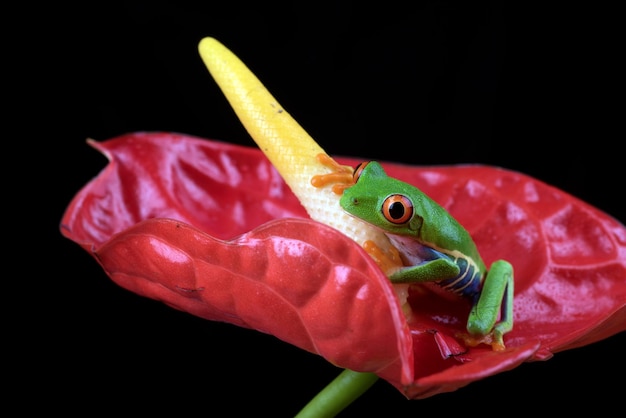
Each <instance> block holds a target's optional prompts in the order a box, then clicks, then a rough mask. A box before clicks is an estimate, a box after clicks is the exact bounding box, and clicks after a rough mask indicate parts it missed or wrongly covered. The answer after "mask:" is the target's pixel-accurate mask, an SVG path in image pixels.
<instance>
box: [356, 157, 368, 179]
mask: <svg viewBox="0 0 626 418" xmlns="http://www.w3.org/2000/svg"><path fill="white" fill-rule="evenodd" d="M368 163H369V162H368V161H366V162H364V163H360V164H359V165H357V166H356V168H355V169H354V173H352V180H354V182H355V183H356V182H357V181H358V180H359V177H361V173H362V172H363V170H364V169H365V167H367V164H368Z"/></svg>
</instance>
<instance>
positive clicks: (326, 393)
mask: <svg viewBox="0 0 626 418" xmlns="http://www.w3.org/2000/svg"><path fill="white" fill-rule="evenodd" d="M376 380H378V376H377V375H375V374H374V373H360V372H354V371H352V370H348V369H345V370H344V371H342V372H341V373H340V374H339V376H337V377H336V378H335V379H334V380H333V381H332V382H330V383H329V384H328V385H327V386H326V387H325V388H324V389H322V391H321V392H319V393H318V394H317V395H315V397H314V398H313V399H311V400H310V401H309V403H308V404H306V406H305V407H304V408H302V410H301V411H300V412H299V413H298V415H296V418H325V417H328V418H330V417H334V416H335V415H337V414H338V413H339V412H341V411H343V410H344V408H346V407H347V406H348V405H350V404H351V403H352V402H354V400H356V399H357V398H358V397H359V396H361V395H362V394H363V393H365V392H366V391H367V390H368V389H369V388H370V387H371V386H372V385H373V384H374V383H375V382H376Z"/></svg>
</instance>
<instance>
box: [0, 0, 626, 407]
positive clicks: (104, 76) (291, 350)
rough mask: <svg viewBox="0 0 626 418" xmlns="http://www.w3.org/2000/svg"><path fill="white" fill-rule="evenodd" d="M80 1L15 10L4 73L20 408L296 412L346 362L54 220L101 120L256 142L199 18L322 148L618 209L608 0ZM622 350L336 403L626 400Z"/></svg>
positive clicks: (616, 50)
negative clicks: (205, 54) (110, 254)
mask: <svg viewBox="0 0 626 418" xmlns="http://www.w3.org/2000/svg"><path fill="white" fill-rule="evenodd" d="M467 3H471V6H470V5H467ZM494 3H497V2H494ZM548 3H549V2H548ZM84 4H87V3H83V5H75V6H72V7H71V8H70V7H67V8H61V7H59V6H56V5H50V6H47V7H46V8H42V7H41V6H37V7H33V9H31V10H24V11H20V12H16V13H17V14H16V15H15V17H16V18H17V19H18V20H19V24H18V25H16V29H15V32H13V34H12V35H11V36H10V37H8V38H7V42H6V45H7V50H11V52H16V53H17V54H16V56H15V58H14V59H11V60H7V61H6V62H5V68H6V69H10V70H15V74H13V73H11V76H6V83H7V86H6V87H7V88H8V89H9V90H11V91H13V92H16V93H17V95H15V97H12V96H5V100H7V104H8V109H9V110H8V111H6V112H5V117H7V122H14V123H16V128H17V129H16V130H14V131H13V132H12V134H11V137H10V138H6V143H7V144H8V145H7V146H8V148H7V150H8V151H7V153H5V156H9V158H8V159H7V161H5V169H4V170H5V175H6V176H7V195H8V196H12V197H13V199H15V200H7V202H9V201H10V202H12V203H11V204H6V205H5V206H6V208H5V210H8V211H14V212H16V213H14V214H13V216H16V217H17V219H20V217H24V216H25V215H27V218H26V220H25V221H20V222H12V221H11V222H9V223H10V224H11V225H9V227H10V228H15V227H16V228H17V231H16V232H15V233H11V234H10V237H11V242H12V243H13V244H12V245H11V250H10V252H9V253H8V254H12V253H13V252H14V253H15V257H16V259H15V260H20V261H19V266H20V269H19V271H20V273H18V274H17V275H16V274H14V273H12V274H11V275H10V277H11V280H10V281H9V283H8V285H9V284H10V285H11V286H10V287H7V289H13V287H14V288H15V290H12V291H13V293H11V295H9V297H7V299H11V300H10V301H9V302H10V306H13V309H14V312H15V316H16V317H20V318H22V321H19V322H13V321H12V322H13V323H16V324H17V331H18V335H19V337H18V338H15V339H13V340H12V341H14V343H15V344H12V345H14V346H15V347H17V348H18V349H19V350H20V351H21V352H22V353H24V352H25V353H27V356H26V357H27V359H24V360H19V364H20V365H22V367H21V368H20V370H23V372H21V373H19V374H18V376H17V377H16V380H15V382H16V383H15V384H14V385H13V387H14V388H16V389H24V393H27V394H28V396H29V399H32V400H35V402H23V403H21V406H22V407H23V408H24V409H29V408H32V407H35V406H37V404H38V402H36V400H37V399H45V401H46V402H45V407H46V408H47V410H48V411H56V412H92V411H93V412H96V411H108V412H113V411H120V412H121V411H124V412H128V413H152V412H162V413H174V414H175V415H176V416H187V415H191V414H192V413H193V414H194V415H195V414H197V413H200V414H202V415H203V416H213V415H215V414H216V412H217V411H228V413H227V415H243V414H250V413H261V414H269V415H271V416H292V415H293V414H294V413H296V412H297V411H298V409H299V408H300V407H302V406H303V405H304V404H305V403H306V402H307V400H308V399H310V398H311V397H312V396H313V395H314V394H315V393H316V392H317V391H318V390H319V389H321V388H322V387H323V386H324V385H325V384H326V383H327V382H328V381H329V380H330V379H332V378H333V377H334V376H335V375H336V374H337V373H338V370H337V369H336V368H334V367H333V366H331V365H329V364H328V363H327V362H325V361H324V360H323V359H321V358H319V357H317V356H314V355H312V354H309V353H306V352H303V351H301V350H299V349H297V348H295V347H292V346H290V345H288V344H285V343H283V342H281V341H278V340H276V339H275V338H274V337H272V336H268V335H263V334H260V333H258V332H255V331H251V330H245V329H240V328H238V327H235V326H232V325H229V324H222V323H212V322H209V321H205V320H201V319H198V318H195V317H192V316H191V315H189V314H186V313H182V312H178V311H175V310H173V309H171V308H168V307H166V306H164V305H162V304H160V303H157V302H154V301H151V300H148V299H145V298H141V297H139V296H137V295H135V294H133V293H130V292H128V291H126V290H123V289H121V288H119V287H117V286H116V285H115V284H113V283H112V282H111V281H110V280H109V279H108V278H107V277H106V275H105V274H104V273H103V272H102V270H101V269H100V267H99V266H98V265H97V264H96V262H95V261H94V260H93V259H92V258H91V256H90V255H89V254H87V253H86V252H84V251H83V250H82V249H80V248H79V247H78V246H77V245H76V244H74V243H72V242H71V241H69V240H67V239H65V238H63V237H62V236H61V235H60V233H59V222H60V219H61V216H62V214H63V211H64V210H65V207H66V206H67V204H68V203H69V202H70V200H71V198H72V197H73V196H74V194H75V193H76V192H77V191H78V190H79V189H80V188H81V187H82V186H83V185H84V184H85V183H87V182H88V181H89V180H90V179H91V178H92V177H94V176H95V175H97V174H98V172H99V171H100V170H101V169H102V168H103V167H104V165H105V164H106V160H105V158H104V157H103V156H102V155H100V154H98V153H97V152H96V151H95V150H93V149H92V148H90V147H89V146H87V145H86V143H85V140H86V139H87V138H94V139H96V140H105V139H108V138H112V137H115V136H117V135H121V134H124V133H128V132H133V131H175V132H181V133H186V134H192V135H197V136H200V137H205V138H212V139H219V140H223V141H227V142H232V143H239V144H245V145H250V146H254V143H253V141H252V139H250V137H249V136H248V134H247V133H246V132H245V130H244V129H243V127H242V126H241V125H240V123H239V121H238V119H237V117H236V116H235V114H234V112H233V111H232V109H231V108H230V106H229V104H228V102H227V101H226V100H225V98H224V97H223V96H222V93H221V92H220V91H219V89H218V87H217V85H216V84H215V82H214V81H213V80H212V78H211V77H210V75H209V74H208V72H207V70H206V69H205V67H204V65H203V63H202V62H201V60H200V57H199V55H198V53H197V44H198V42H199V41H200V39H202V38H203V37H205V36H213V37H215V38H217V39H218V40H220V41H221V42H223V43H224V44H225V45H226V46H227V47H228V48H229V49H231V50H232V51H233V52H234V53H235V54H236V55H237V56H239V57H240V58H241V59H242V60H243V61H244V62H245V63H246V64H247V65H248V66H249V67H250V68H251V70H252V71H253V72H254V73H255V74H256V75H257V76H258V77H259V78H260V79H261V81H262V82H263V83H264V84H265V86H266V87H267V88H268V89H269V90H270V92H271V93H272V94H273V95H274V97H276V98H277V100H278V101H279V102H280V103H281V104H282V106H283V107H284V108H285V109H286V110H287V111H288V112H290V113H291V115H292V116H293V117H294V118H295V119H296V120H298V122H300V124H301V125H302V126H303V127H304V128H305V130H307V132H309V133H310V134H311V135H312V136H313V138H315V139H316V140H317V142H318V143H319V144H320V145H321V146H322V148H324V149H325V150H326V151H327V152H329V153H330V154H333V155H350V156H358V157H363V158H376V159H379V160H393V161H399V162H406V163H410V164H415V165H427V164H457V163H468V162H470V163H484V164H489V165H496V166H501V167H506V168H509V169H513V170H518V171H522V172H524V173H526V174H529V175H531V176H533V177H536V178H539V179H541V180H543V181H545V182H547V183H549V184H552V185H555V186H557V187H559V188H561V189H563V190H565V191H567V192H569V193H571V194H574V195H576V196H578V197H580V198H582V199H583V200H586V201H588V202H589V203H591V204H593V205H595V206H597V207H598V208H600V209H602V210H604V211H605V212H607V213H609V214H611V215H612V216H614V217H616V218H618V219H619V220H621V221H622V222H623V221H624V219H626V216H625V213H624V210H623V209H622V206H621V202H622V201H623V196H622V194H623V189H622V186H621V184H622V183H623V179H624V176H623V174H622V173H623V162H622V161H623V151H622V150H621V145H620V143H622V142H623V138H624V134H623V127H622V118H623V115H622V113H623V112H620V113H619V114H618V112H617V109H618V106H621V102H622V97H623V94H620V93H619V91H618V88H619V86H618V81H621V80H619V79H621V76H622V75H623V72H622V71H621V70H619V69H618V68H617V65H618V64H617V62H618V56H619V55H623V46H622V45H621V44H618V41H617V38H616V33H617V26H615V25H614V24H613V23H612V20H611V18H612V16H613V15H615V14H616V13H617V12H616V11H612V10H610V9H599V8H598V7H594V8H592V6H580V8H574V7H575V6H572V5H567V7H561V6H557V5H551V6H546V5H544V4H541V3H540V4H539V5H531V4H530V3H516V4H513V3H509V2H507V5H506V6H501V5H499V4H495V5H494V4H492V3H490V2H423V3H418V4H417V5H414V6H413V7H412V9H411V10H410V9H407V8H404V7H401V6H399V5H398V4H396V3H394V2H385V3H384V4H378V5H377V6H376V7H374V6H365V5H364V4H359V5H358V6H354V5H351V4H348V3H347V2H334V3H332V4H328V5H324V4H322V3H320V2H315V3H313V5H311V6H307V5H304V4H302V3H301V2H271V4H266V2H256V3H254V4H253V5H245V6H244V5H240V4H236V3H231V5H223V4H213V3H211V2H192V1H177V2H173V1H171V2H168V1H150V2H148V1H142V2H126V3H122V4H116V3H115V2H106V3H98V2H95V3H94V2H90V3H88V4H89V5H88V6H86V5H84ZM12 17H13V16H7V19H9V20H10V19H11V18H12ZM13 40H18V41H19V42H14V41H13ZM618 75H619V77H618ZM616 101H617V103H616ZM14 115H15V116H14ZM16 146H17V147H16ZM20 146H24V148H25V149H23V150H18V147H20ZM11 155H13V156H14V157H12V156H11ZM13 158H15V161H13V163H12V164H11V161H10V160H12V159H13ZM15 164H19V168H18V175H17V176H16V175H15V169H14V168H11V167H14V166H15ZM12 173H13V174H12ZM14 178H18V179H19V180H17V181H14V180H12V179H14ZM41 237H43V241H42V240H41ZM5 262H7V263H9V264H13V260H12V259H10V260H6V261H5ZM589 303H593V301H592V300H590V301H589ZM625 349H626V340H625V338H624V334H623V333H622V334H620V335H617V336H614V337H612V338H609V339H607V340H605V341H602V342H599V343H596V344H593V345H591V346H588V347H584V348H580V349H576V350H571V351H567V352H563V353H559V354H557V355H556V356H555V357H554V358H552V359H550V360H549V361H547V362H539V363H527V364H524V365H522V366H520V367H518V368H516V369H515V370H513V371H510V372H506V373H502V374H499V375H496V376H493V377H490V378H487V379H484V380H482V381H478V382H474V383H472V384H470V385H469V386H467V387H465V388H463V389H460V390H458V391H456V392H454V393H450V394H443V395H437V396H435V397H432V398H428V399H425V400H419V401H407V400H405V399H404V398H403V397H402V396H401V395H400V393H399V392H397V391H396V390H395V389H394V388H392V387H391V386H390V385H388V384H387V383H386V382H378V383H377V384H376V385H375V386H374V387H373V388H372V389H371V390H370V391H369V392H368V393H367V394H366V395H365V396H363V397H362V398H361V399H359V400H358V401H357V402H355V403H354V404H353V405H352V406H350V408H349V409H347V410H346V411H345V412H344V413H343V415H342V416H346V417H347V416H361V415H362V414H364V413H369V414H372V413H374V412H375V411H384V413H385V416H401V414H402V416H422V417H424V416H432V414H436V413H441V412H443V413H450V414H454V413H459V414H463V413H467V412H468V411H471V412H476V413H477V414H486V415H488V414H509V413H511V412H517V413H518V414H519V413H521V414H534V413H538V412H540V411H545V410H546V408H550V409H549V410H554V411H555V412H556V411H559V412H561V413H563V414H565V413H567V412H572V411H577V410H578V409H580V408H583V407H584V408H589V407H591V408H593V409H594V410H599V411H602V410H606V411H609V410H611V409H612V408H622V406H623V385H621V384H620V383H619V382H620V381H621V379H622V377H623V375H624V372H626V367H625V366H624V360H623V359H624V350H625ZM616 382H617V383H616ZM546 406H547V407H546ZM618 410H620V409H618ZM218 415H222V414H218Z"/></svg>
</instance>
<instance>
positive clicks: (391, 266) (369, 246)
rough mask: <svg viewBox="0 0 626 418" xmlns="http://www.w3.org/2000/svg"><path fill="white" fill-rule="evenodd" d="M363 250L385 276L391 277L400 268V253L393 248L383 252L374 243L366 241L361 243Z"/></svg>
mask: <svg viewBox="0 0 626 418" xmlns="http://www.w3.org/2000/svg"><path fill="white" fill-rule="evenodd" d="M363 249H364V250H365V252H366V253H368V254H369V255H370V256H372V258H373V259H374V261H376V264H378V267H380V269H381V270H382V271H383V272H384V273H385V275H387V276H391V274H392V273H393V272H394V271H396V270H398V269H399V268H400V267H402V259H401V258H400V252H399V251H398V250H397V249H396V247H394V246H391V247H389V249H388V250H387V251H383V249H382V248H380V247H379V246H378V245H376V243H375V242H374V241H371V240H367V241H365V242H364V243H363Z"/></svg>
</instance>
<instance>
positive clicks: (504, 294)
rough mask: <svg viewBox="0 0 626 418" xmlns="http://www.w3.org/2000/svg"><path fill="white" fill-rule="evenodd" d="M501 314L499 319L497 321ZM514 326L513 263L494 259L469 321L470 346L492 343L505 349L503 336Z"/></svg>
mask: <svg viewBox="0 0 626 418" xmlns="http://www.w3.org/2000/svg"><path fill="white" fill-rule="evenodd" d="M498 315H499V316H500V321H499V322H498V323H497V324H496V321H497V320H498ZM511 329H513V266H512V265H511V264H510V263H509V262H507V261H504V260H498V261H495V262H494V263H493V264H492V265H491V268H490V269H489V271H488V273H487V276H486V277H485V279H484V282H483V287H482V290H481V292H480V295H479V297H478V299H477V300H476V301H475V302H474V305H473V307H472V310H471V311H470V314H469V318H468V321H467V331H468V332H469V334H470V335H469V336H468V337H466V338H465V342H466V343H467V344H468V345H472V346H473V345H478V344H480V343H486V344H491V346H492V348H493V349H494V350H496V351H499V350H503V349H504V348H505V346H504V341H503V335H504V334H506V333H507V332H509V331H511Z"/></svg>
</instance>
